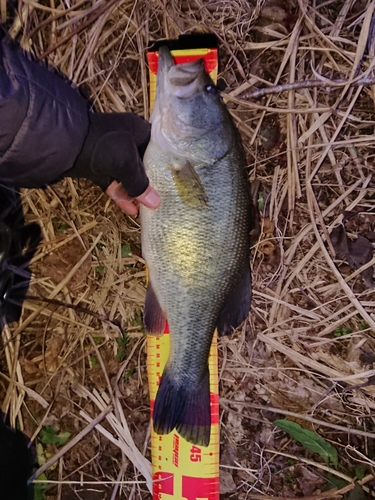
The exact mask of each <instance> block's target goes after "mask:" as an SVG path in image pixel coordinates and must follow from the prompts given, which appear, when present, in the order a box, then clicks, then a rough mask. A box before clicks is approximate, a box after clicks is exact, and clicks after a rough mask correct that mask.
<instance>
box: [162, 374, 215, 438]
mask: <svg viewBox="0 0 375 500" xmlns="http://www.w3.org/2000/svg"><path fill="white" fill-rule="evenodd" d="M153 422H154V430H155V432H156V433H157V434H168V433H170V432H171V431H173V429H174V428H176V429H177V431H178V433H179V434H180V436H182V437H183V438H184V439H186V441H188V442H189V443H192V444H195V445H200V446H208V445H209V444H210V431H211V408H210V381H209V372H208V366H207V369H206V370H205V373H204V375H203V377H202V379H201V380H200V381H199V384H197V385H196V386H195V387H185V386H180V385H178V384H176V382H175V380H174V379H173V377H172V375H171V373H170V372H169V371H168V370H165V371H164V373H163V376H162V378H161V381H160V386H159V390H158V393H157V395H156V399H155V405H154V412H153Z"/></svg>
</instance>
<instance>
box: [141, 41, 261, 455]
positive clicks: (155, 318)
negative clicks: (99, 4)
mask: <svg viewBox="0 0 375 500" xmlns="http://www.w3.org/2000/svg"><path fill="white" fill-rule="evenodd" d="M151 124H152V128H151V140H150V143H149V145H148V147H147V150H146V152H145V156H144V159H143V160H144V164H145V168H146V172H147V175H148V177H149V179H150V183H151V185H152V186H153V187H154V188H155V189H156V190H157V191H158V192H159V194H160V196H161V204H160V206H159V208H157V209H156V210H151V209H149V208H147V207H145V206H141V233H142V252H143V256H144V258H145V260H146V263H147V266H148V270H149V284H148V289H147V294H146V300H145V306H144V324H145V328H146V330H147V332H148V333H151V334H157V335H160V334H162V333H163V332H164V329H165V325H166V321H168V324H169V331H170V340H171V346H170V355H169V359H168V361H167V364H166V367H165V369H164V372H163V375H162V377H161V380H160V385H159V389H158V392H157V395H156V400H155V405H154V411H153V425H154V429H155V431H156V432H157V433H158V434H167V433H169V432H171V431H172V430H173V429H175V428H176V429H177V431H178V432H179V433H180V435H181V436H182V437H184V438H185V439H186V440H187V441H189V442H191V443H194V444H196V445H203V446H208V444H209V441H210V427H211V414H210V388H209V372H208V355H209V351H210V346H211V342H212V337H213V334H214V330H215V328H216V327H217V328H218V332H219V334H227V333H231V331H232V330H233V328H235V327H237V326H238V325H239V324H240V323H241V322H242V321H243V320H244V319H245V318H246V317H247V315H248V313H249V308H250V298H251V276H250V265H249V252H250V248H249V247H250V245H249V232H250V213H251V209H250V194H249V183H248V179H247V174H246V170H245V167H246V160H245V154H244V150H243V147H242V145H241V141H240V136H239V133H238V131H237V129H236V127H235V125H234V123H233V121H232V119H231V116H230V114H229V112H228V110H227V108H226V106H225V105H224V103H223V101H222V99H221V97H220V95H219V93H218V90H217V89H216V87H215V85H214V83H213V82H212V80H211V78H210V77H209V75H208V74H207V73H206V71H205V68H204V62H203V60H201V59H200V60H197V61H194V62H189V63H185V64H179V65H175V64H174V62H173V58H172V56H171V54H170V52H169V50H168V49H167V47H164V46H163V47H161V48H160V50H159V66H158V73H157V92H156V100H155V106H154V110H153V113H152V116H151Z"/></svg>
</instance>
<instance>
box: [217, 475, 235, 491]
mask: <svg viewBox="0 0 375 500" xmlns="http://www.w3.org/2000/svg"><path fill="white" fill-rule="evenodd" d="M235 490H236V483H235V482H234V480H233V477H232V474H231V473H230V472H228V471H226V470H221V471H220V495H225V494H226V493H233V491H235Z"/></svg>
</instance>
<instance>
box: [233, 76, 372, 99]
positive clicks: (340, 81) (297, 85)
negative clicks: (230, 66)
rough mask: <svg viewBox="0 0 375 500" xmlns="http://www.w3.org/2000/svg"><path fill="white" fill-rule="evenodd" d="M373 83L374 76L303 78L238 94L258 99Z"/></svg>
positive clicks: (242, 96)
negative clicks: (282, 93) (280, 94)
mask: <svg viewBox="0 0 375 500" xmlns="http://www.w3.org/2000/svg"><path fill="white" fill-rule="evenodd" d="M374 84H375V78H374V77H372V78H370V77H366V78H360V79H359V80H353V81H350V80H346V79H344V78H337V79H335V80H305V81H303V82H301V81H298V82H293V83H284V84H283V85H273V86H272V87H267V88H264V89H258V90H254V91H253V92H245V93H243V94H241V95H240V96H239V98H240V99H259V98H260V97H264V96H266V95H271V94H279V93H280V92H289V91H290V90H298V89H311V88H316V87H318V88H325V87H345V85H352V86H353V87H359V86H371V85H374Z"/></svg>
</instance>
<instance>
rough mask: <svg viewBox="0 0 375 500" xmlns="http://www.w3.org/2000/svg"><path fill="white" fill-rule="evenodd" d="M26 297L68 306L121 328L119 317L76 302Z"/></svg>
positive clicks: (32, 296) (33, 296) (26, 297)
mask: <svg viewBox="0 0 375 500" xmlns="http://www.w3.org/2000/svg"><path fill="white" fill-rule="evenodd" d="M25 299H26V300H35V301H38V302H39V301H41V302H47V303H48V304H54V305H56V306H61V307H66V308H67V309H73V310H74V311H76V312H79V313H84V314H88V315H89V316H93V317H94V318H96V319H99V320H100V321H105V322H106V323H110V324H111V325H114V326H116V327H117V328H119V329H120V330H121V323H120V321H118V320H117V319H110V318H109V317H108V316H107V315H106V314H100V313H96V312H94V311H91V310H90V309H87V308H86V307H83V306H79V305H76V304H69V302H63V301H62V300H57V299H49V298H48V297H36V296H35V295H26V296H25Z"/></svg>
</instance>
